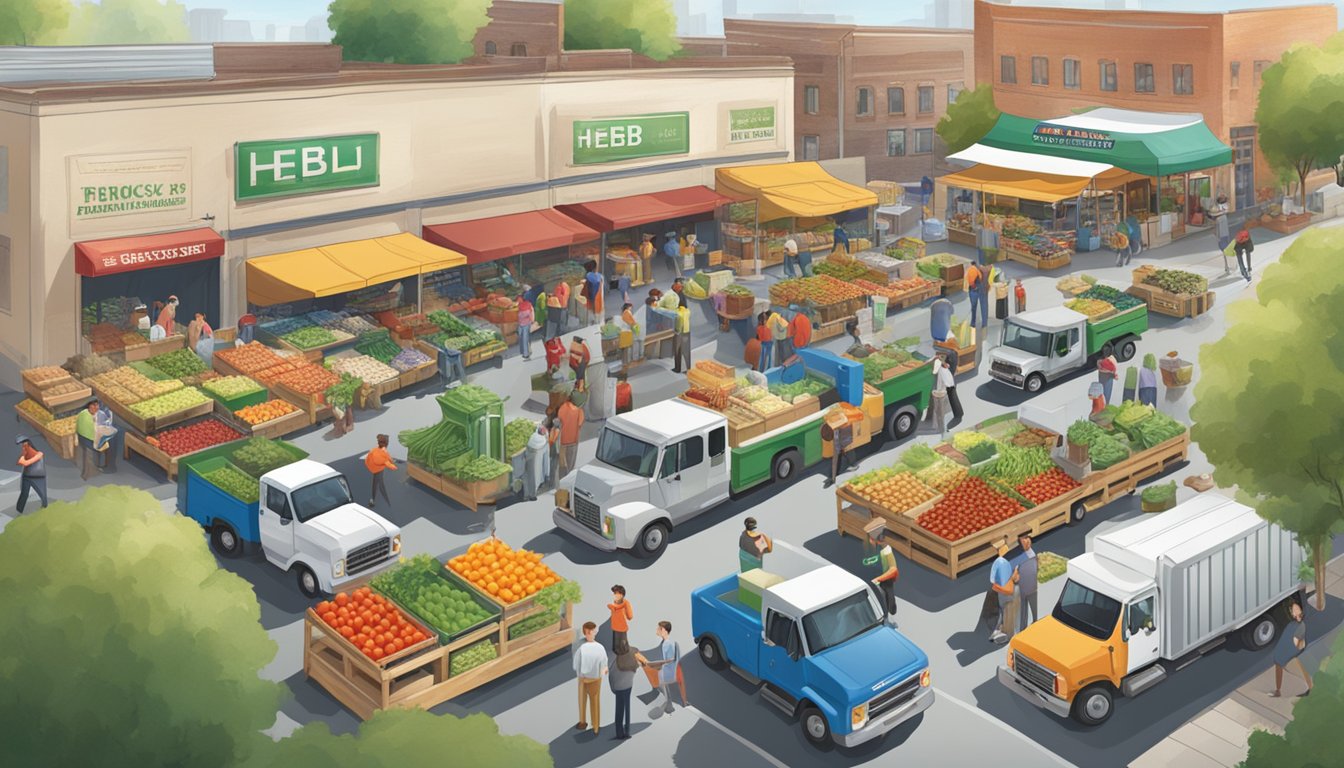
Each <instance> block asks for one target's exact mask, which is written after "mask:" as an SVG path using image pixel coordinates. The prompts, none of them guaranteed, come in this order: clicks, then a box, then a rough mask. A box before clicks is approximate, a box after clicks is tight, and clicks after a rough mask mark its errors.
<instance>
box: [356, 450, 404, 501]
mask: <svg viewBox="0 0 1344 768" xmlns="http://www.w3.org/2000/svg"><path fill="white" fill-rule="evenodd" d="M388 442H389V439H388V437H387V435H379V436H378V445H377V447H375V448H374V449H373V450H371V451H369V453H368V455H367V456H365V457H364V466H365V468H367V469H368V470H369V474H370V475H372V476H373V484H372V486H371V487H370V489H369V509H373V503H374V502H375V501H377V500H378V494H380V493H381V494H382V495H383V501H386V502H387V505H388V506H389V507H390V506H392V500H391V499H389V498H388V497H387V485H386V483H384V482H383V472H384V471H388V470H390V471H392V472H396V471H397V465H396V464H395V463H393V461H392V456H391V454H389V453H388V452H387V445H388Z"/></svg>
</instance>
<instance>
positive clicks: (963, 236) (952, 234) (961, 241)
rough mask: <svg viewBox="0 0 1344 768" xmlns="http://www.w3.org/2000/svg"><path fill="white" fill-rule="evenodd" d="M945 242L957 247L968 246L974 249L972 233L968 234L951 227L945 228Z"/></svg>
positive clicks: (973, 235)
mask: <svg viewBox="0 0 1344 768" xmlns="http://www.w3.org/2000/svg"><path fill="white" fill-rule="evenodd" d="M947 242H949V243H956V244H957V245H968V246H970V247H972V248H974V247H976V242H975V233H974V232H968V231H966V230H964V229H954V228H953V227H948V228H947Z"/></svg>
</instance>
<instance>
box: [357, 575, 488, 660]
mask: <svg viewBox="0 0 1344 768" xmlns="http://www.w3.org/2000/svg"><path fill="white" fill-rule="evenodd" d="M434 570H435V573H436V574H437V575H438V576H439V578H441V579H443V580H444V581H446V582H448V583H449V584H451V585H453V586H454V587H456V588H457V589H459V590H461V591H463V592H465V593H466V594H467V596H469V597H470V598H471V599H472V601H473V602H475V603H476V604H477V605H479V606H480V607H482V608H484V609H485V611H486V613H489V614H490V615H489V616H487V617H485V618H484V619H481V620H480V621H478V622H476V623H475V624H473V625H471V626H470V627H465V628H463V629H461V630H458V631H457V632H453V633H451V634H450V633H448V632H445V631H442V630H440V629H439V628H438V627H435V626H434V625H433V624H432V623H431V622H430V621H429V620H428V619H426V618H425V617H424V616H421V615H420V612H419V611H417V610H415V609H414V608H412V607H410V606H408V605H402V604H401V603H399V602H397V601H396V600H392V596H391V595H388V594H383V593H381V592H379V594H382V595H383V597H386V598H387V599H389V600H392V602H393V603H395V604H396V606H397V607H398V608H400V609H401V610H402V611H403V612H404V613H406V614H407V615H408V616H411V617H413V618H414V619H415V620H416V622H417V623H419V625H420V626H421V628H422V631H423V632H424V633H425V634H426V635H430V636H432V637H438V640H439V642H440V643H442V644H444V645H452V644H453V643H454V642H455V641H457V640H459V639H461V638H463V637H466V636H467V635H474V634H476V633H477V632H479V631H480V630H481V629H482V628H483V627H487V626H492V625H497V624H499V620H500V617H501V616H502V615H503V613H504V612H503V610H501V608H500V606H499V603H497V602H495V601H494V600H487V599H485V598H484V597H482V595H481V592H480V591H479V590H476V589H473V588H472V587H471V585H469V584H467V582H465V581H463V580H462V579H460V578H458V576H457V574H456V573H453V572H452V571H450V570H448V569H447V568H444V567H443V564H442V563H440V564H439V567H438V568H436V569H434ZM372 589H373V591H375V592H378V589H377V588H376V587H373V588H372Z"/></svg>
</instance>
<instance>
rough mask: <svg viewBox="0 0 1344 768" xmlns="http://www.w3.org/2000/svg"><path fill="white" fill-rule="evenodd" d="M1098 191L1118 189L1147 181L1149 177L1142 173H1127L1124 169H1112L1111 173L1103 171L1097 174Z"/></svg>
mask: <svg viewBox="0 0 1344 768" xmlns="http://www.w3.org/2000/svg"><path fill="white" fill-rule="evenodd" d="M1096 179H1097V189H1116V188H1118V187H1122V186H1124V185H1126V184H1129V183H1130V182H1134V181H1146V180H1147V179H1148V177H1147V176H1144V175H1143V174H1142V173H1134V172H1133V171H1126V170H1125V169H1124V168H1112V169H1111V170H1109V171H1103V172H1102V173H1099V174H1097V176H1096Z"/></svg>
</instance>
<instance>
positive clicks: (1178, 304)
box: [1125, 285, 1215, 318]
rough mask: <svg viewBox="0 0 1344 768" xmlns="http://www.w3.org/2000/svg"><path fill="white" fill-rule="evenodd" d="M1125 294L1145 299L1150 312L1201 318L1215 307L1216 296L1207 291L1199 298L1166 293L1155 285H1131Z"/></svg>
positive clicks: (1178, 316) (1169, 315) (1198, 296)
mask: <svg viewBox="0 0 1344 768" xmlns="http://www.w3.org/2000/svg"><path fill="white" fill-rule="evenodd" d="M1125 293H1128V294H1130V295H1131V296H1135V297H1137V298H1140V299H1143V302H1144V303H1145V304H1147V305H1148V311H1150V312H1156V313H1157V314H1159V315H1166V316H1168V317H1176V318H1185V317H1199V316H1200V315H1202V314H1204V313H1206V312H1208V311H1209V309H1210V308H1212V307H1213V300H1214V296H1215V294H1214V293H1213V291H1205V292H1204V293H1201V294H1199V295H1197V296H1185V295H1181V294H1176V293H1171V292H1169V291H1164V290H1162V289H1161V288H1158V287H1157V286H1155V285H1131V286H1130V287H1129V288H1127V289H1125Z"/></svg>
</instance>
